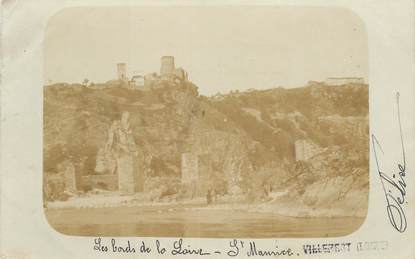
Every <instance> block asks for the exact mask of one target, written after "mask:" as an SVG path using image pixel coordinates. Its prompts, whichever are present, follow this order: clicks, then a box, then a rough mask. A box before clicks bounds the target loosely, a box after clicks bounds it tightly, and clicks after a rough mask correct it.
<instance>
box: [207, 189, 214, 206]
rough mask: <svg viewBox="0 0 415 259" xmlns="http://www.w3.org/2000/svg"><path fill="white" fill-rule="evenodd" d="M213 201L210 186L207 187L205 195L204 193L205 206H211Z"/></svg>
mask: <svg viewBox="0 0 415 259" xmlns="http://www.w3.org/2000/svg"><path fill="white" fill-rule="evenodd" d="M212 201H213V189H212V187H211V186H209V188H208V190H207V193H206V202H207V205H209V204H211V203H212Z"/></svg>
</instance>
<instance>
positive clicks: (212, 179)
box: [44, 82, 369, 215]
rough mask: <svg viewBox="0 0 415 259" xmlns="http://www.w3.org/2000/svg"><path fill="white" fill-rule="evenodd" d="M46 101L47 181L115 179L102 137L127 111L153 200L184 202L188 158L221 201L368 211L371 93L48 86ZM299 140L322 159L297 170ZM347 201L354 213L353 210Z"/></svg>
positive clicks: (351, 89)
mask: <svg viewBox="0 0 415 259" xmlns="http://www.w3.org/2000/svg"><path fill="white" fill-rule="evenodd" d="M44 97H45V98H44V171H45V175H55V174H57V173H59V166H58V165H59V164H60V163H62V162H63V161H70V163H72V164H73V166H74V168H75V171H76V174H77V175H81V176H86V175H96V174H111V173H114V170H115V169H114V167H115V165H114V157H112V156H111V154H109V153H108V152H105V143H107V142H108V129H109V128H111V125H112V124H113V122H114V121H116V120H119V119H120V116H121V114H122V113H123V112H128V113H129V114H130V118H129V124H130V128H131V131H132V135H133V139H134V141H135V143H136V146H137V152H138V155H137V159H138V160H139V161H138V164H139V167H140V171H141V172H142V175H143V179H144V180H143V181H146V184H145V187H144V190H145V191H148V192H151V191H154V188H156V189H162V190H158V193H159V195H158V197H153V198H154V199H166V197H167V199H181V198H184V197H186V194H185V193H186V190H183V189H182V187H180V184H179V183H180V177H181V157H182V154H183V153H192V154H195V155H197V156H198V157H199V158H200V161H201V162H200V163H201V164H203V166H204V169H203V170H202V169H201V172H200V173H203V174H205V175H208V177H207V178H206V179H208V180H207V181H209V183H207V184H211V185H213V186H215V188H216V189H217V190H216V193H217V194H218V200H220V199H223V200H224V201H225V200H234V201H235V200H236V201H238V202H259V203H269V204H273V203H280V204H282V203H283V201H284V200H293V199H295V200H296V201H297V202H299V203H300V205H301V206H302V207H305V208H316V207H317V208H318V207H324V208H326V207H327V206H328V205H327V204H330V206H331V207H332V206H337V207H340V206H348V208H351V209H352V210H353V211H355V212H356V214H359V215H361V214H362V213H364V212H365V211H364V209H363V211H361V210H362V209H361V208H365V206H366V203H367V190H368V152H369V150H368V141H369V139H368V88H367V85H345V86H324V85H323V86H321V85H317V86H306V87H301V88H296V89H283V88H275V89H269V90H261V91H259V90H258V91H257V90H254V91H248V92H241V93H240V92H232V93H230V94H226V95H217V96H214V97H206V96H199V95H198V93H197V87H196V86H194V85H193V84H191V83H190V82H184V83H181V84H174V85H173V84H169V83H168V82H164V85H161V86H159V87H157V89H154V90H151V91H137V90H129V89H124V88H117V87H113V88H103V89H91V88H87V87H84V86H81V85H51V86H46V87H45V90H44ZM297 140H305V141H310V142H312V143H314V144H315V145H317V146H318V150H320V151H319V152H318V154H315V155H314V156H313V157H312V159H309V160H306V161H296V156H295V152H296V151H295V145H294V143H295V141H297ZM202 171H203V172H202ZM166 179H170V180H166ZM163 181H164V182H163ZM153 187H154V188H153ZM82 188H84V189H86V190H88V188H86V187H85V186H83V187H82ZM168 197H170V198H168ZM236 197H237V198H236ZM350 197H353V199H354V200H359V202H360V203H359V205H356V204H357V203H356V204H350V203H351V202H349V201H348V200H350ZM362 204H364V206H363V205H362ZM300 205H299V206H300ZM331 207H330V208H331Z"/></svg>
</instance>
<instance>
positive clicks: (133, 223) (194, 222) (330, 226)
mask: <svg viewBox="0 0 415 259" xmlns="http://www.w3.org/2000/svg"><path fill="white" fill-rule="evenodd" d="M45 214H46V217H47V219H48V221H49V224H50V225H51V226H52V227H53V228H54V229H55V230H57V231H58V232H60V233H62V234H66V235H76V236H152V237H212V238H213V237H227V238H231V237H235V238H236V237H237V238H274V237H275V238H280V237H336V236H344V235H347V234H351V233H352V232H354V231H355V230H357V229H358V228H359V227H360V225H361V224H362V223H363V221H364V218H357V217H342V218H294V217H284V216H279V215H277V214H273V213H255V212H247V211H243V210H227V209H203V208H197V207H189V206H177V205H176V206H147V207H146V206H139V207H117V208H113V207H112V208H59V209H45Z"/></svg>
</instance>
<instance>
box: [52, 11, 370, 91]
mask: <svg viewBox="0 0 415 259" xmlns="http://www.w3.org/2000/svg"><path fill="white" fill-rule="evenodd" d="M44 50H45V83H47V82H49V80H51V81H52V82H69V83H72V82H78V83H80V82H82V80H83V79H84V78H88V79H89V80H91V81H93V82H105V81H107V80H110V79H114V78H116V63H118V62H125V63H127V74H129V75H130V76H131V75H132V74H133V73H134V72H141V73H148V72H159V69H160V57H161V56H163V55H172V56H175V62H176V67H183V68H184V69H186V70H187V71H188V72H189V79H190V80H191V81H192V82H194V83H195V84H196V85H197V86H198V87H199V92H200V93H202V94H207V95H210V94H214V93H216V92H222V93H224V92H228V91H229V90H234V89H239V90H246V89H249V88H257V89H266V88H271V87H277V86H283V87H297V86H303V85H304V84H306V82H307V81H308V80H324V79H325V78H327V77H350V76H357V77H364V78H365V80H366V81H367V73H368V63H367V62H368V50H367V36H366V31H365V28H364V24H363V22H362V21H361V20H360V19H359V17H358V16H356V15H354V14H353V13H351V12H350V11H347V10H345V9H334V8H298V7H282V8H277V7H144V8H143V7H130V8H113V7H111V8H109V7H105V8H71V9H66V10H63V11H61V12H59V13H57V14H56V15H55V16H53V17H52V18H51V20H50V21H49V24H48V27H47V30H46V35H45V49H44Z"/></svg>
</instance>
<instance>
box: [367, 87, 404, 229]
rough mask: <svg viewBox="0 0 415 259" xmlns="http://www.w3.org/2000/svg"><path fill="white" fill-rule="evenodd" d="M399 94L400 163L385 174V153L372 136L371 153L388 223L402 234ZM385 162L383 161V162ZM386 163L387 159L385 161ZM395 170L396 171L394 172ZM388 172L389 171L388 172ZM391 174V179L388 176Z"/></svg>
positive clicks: (402, 197) (401, 139) (402, 169)
mask: <svg viewBox="0 0 415 259" xmlns="http://www.w3.org/2000/svg"><path fill="white" fill-rule="evenodd" d="M399 96H400V95H399V92H397V93H396V105H397V109H398V123H399V136H400V146H401V150H400V152H401V161H400V162H398V163H396V165H395V166H396V168H395V169H393V170H392V172H390V173H389V174H388V173H387V172H386V170H385V168H384V167H383V166H382V160H383V159H382V160H381V157H384V156H385V152H384V150H383V149H382V146H381V144H380V142H379V140H378V139H377V138H376V137H375V135H374V134H372V146H373V152H374V155H375V160H376V166H377V170H378V174H379V177H380V180H381V183H382V189H383V192H384V194H385V198H386V203H387V205H386V211H387V213H388V217H389V221H390V223H391V224H392V226H393V227H394V228H395V229H396V230H397V231H399V232H401V233H403V232H405V230H406V227H407V219H406V216H405V212H404V209H403V205H404V204H405V203H406V202H405V195H406V190H405V188H406V187H407V185H406V182H405V175H406V173H407V172H406V158H405V146H404V139H403V135H402V124H401V115H400V109H399ZM383 161H385V160H383ZM386 161H387V159H386ZM395 170H396V171H395ZM388 171H389V170H388ZM394 171H395V172H394ZM391 174H392V177H391V176H390V175H391Z"/></svg>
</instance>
